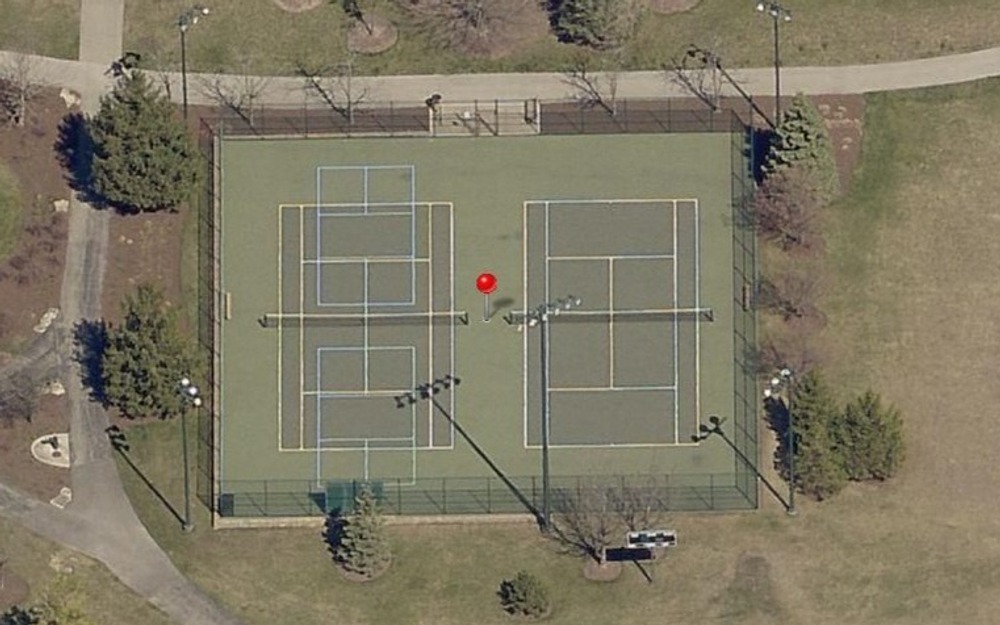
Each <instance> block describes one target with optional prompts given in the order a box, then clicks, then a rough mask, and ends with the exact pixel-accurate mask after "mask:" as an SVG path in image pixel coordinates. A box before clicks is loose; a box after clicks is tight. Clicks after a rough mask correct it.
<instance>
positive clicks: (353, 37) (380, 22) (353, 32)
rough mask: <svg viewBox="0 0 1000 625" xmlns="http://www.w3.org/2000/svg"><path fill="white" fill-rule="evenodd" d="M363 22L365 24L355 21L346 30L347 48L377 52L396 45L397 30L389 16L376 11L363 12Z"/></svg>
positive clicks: (362, 51) (360, 51)
mask: <svg viewBox="0 0 1000 625" xmlns="http://www.w3.org/2000/svg"><path fill="white" fill-rule="evenodd" d="M365 23H366V24H367V26H366V25H365V24H362V23H361V22H358V21H355V22H354V25H353V26H351V29H350V30H349V31H347V48H348V49H349V50H351V51H352V52H359V53H361V54H379V53H381V52H385V51H386V50H388V49H389V48H391V47H392V46H394V45H396V41H397V40H398V39H399V30H398V29H397V28H396V26H395V24H393V23H392V22H390V21H389V18H387V17H384V16H382V15H379V14H378V13H365ZM369 29H371V30H370V31H369Z"/></svg>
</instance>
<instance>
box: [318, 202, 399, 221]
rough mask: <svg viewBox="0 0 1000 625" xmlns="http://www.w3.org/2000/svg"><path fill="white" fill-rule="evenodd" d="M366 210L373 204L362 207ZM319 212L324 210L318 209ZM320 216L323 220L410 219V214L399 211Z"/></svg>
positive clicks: (322, 214)
mask: <svg viewBox="0 0 1000 625" xmlns="http://www.w3.org/2000/svg"><path fill="white" fill-rule="evenodd" d="M360 206H362V207H364V208H369V207H371V204H364V205H360ZM317 210H322V209H321V208H320V209H317ZM318 216H319V217H320V218H322V219H348V218H351V217H355V218H357V217H364V218H366V219H376V218H378V217H409V216H410V213H401V212H398V211H391V212H390V211H386V212H384V213H318Z"/></svg>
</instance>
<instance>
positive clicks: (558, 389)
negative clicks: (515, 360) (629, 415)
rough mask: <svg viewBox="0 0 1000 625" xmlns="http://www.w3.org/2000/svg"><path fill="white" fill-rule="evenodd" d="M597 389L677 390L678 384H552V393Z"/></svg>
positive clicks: (629, 390)
mask: <svg viewBox="0 0 1000 625" xmlns="http://www.w3.org/2000/svg"><path fill="white" fill-rule="evenodd" d="M596 391H616V392H622V393H628V392H639V391H670V392H676V391H677V387H676V386H668V385H655V384H650V385H648V386H550V387H549V392H550V393H557V392H558V393H592V392H596Z"/></svg>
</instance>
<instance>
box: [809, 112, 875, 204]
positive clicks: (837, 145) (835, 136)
mask: <svg viewBox="0 0 1000 625" xmlns="http://www.w3.org/2000/svg"><path fill="white" fill-rule="evenodd" d="M813 102H815V103H816V107H817V108H818V109H819V112H820V114H821V115H822V116H823V119H824V120H825V121H826V129H827V132H829V133H830V145H831V146H832V147H833V156H834V158H835V159H836V161H837V172H838V173H839V174H840V186H841V189H847V187H848V186H849V185H850V184H851V177H852V174H853V173H854V168H855V166H856V165H857V164H858V158H860V156H861V139H862V128H863V126H864V123H863V122H864V115H865V97H864V96H863V95H836V96H817V97H815V98H813Z"/></svg>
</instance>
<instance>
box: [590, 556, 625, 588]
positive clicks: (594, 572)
mask: <svg viewBox="0 0 1000 625" xmlns="http://www.w3.org/2000/svg"><path fill="white" fill-rule="evenodd" d="M621 574H622V563H621V562H606V563H604V565H603V566H602V565H601V564H599V563H597V562H595V561H594V559H593V558H587V561H586V562H585V563H584V565H583V576H584V577H586V578H587V579H589V580H590V581H592V582H613V581H615V580H616V579H618V578H619V577H621Z"/></svg>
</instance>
